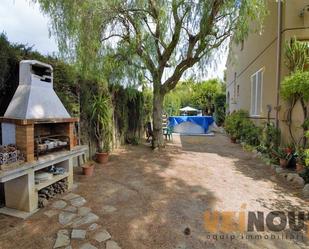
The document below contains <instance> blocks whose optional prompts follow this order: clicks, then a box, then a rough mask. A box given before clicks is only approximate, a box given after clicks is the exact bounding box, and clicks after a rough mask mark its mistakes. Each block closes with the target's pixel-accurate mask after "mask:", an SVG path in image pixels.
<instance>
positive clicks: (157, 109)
mask: <svg viewBox="0 0 309 249" xmlns="http://www.w3.org/2000/svg"><path fill="white" fill-rule="evenodd" d="M156 88H158V87H154V90H153V114H152V115H153V138H152V148H153V149H155V148H160V147H163V146H164V139H163V131H162V113H163V99H164V94H163V93H162V92H161V91H160V88H159V89H156Z"/></svg>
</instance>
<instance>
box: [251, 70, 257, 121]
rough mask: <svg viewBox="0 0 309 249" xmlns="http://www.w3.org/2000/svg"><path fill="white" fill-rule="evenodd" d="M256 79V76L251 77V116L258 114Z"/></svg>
mask: <svg viewBox="0 0 309 249" xmlns="http://www.w3.org/2000/svg"><path fill="white" fill-rule="evenodd" d="M256 77H257V75H256V74H254V75H253V76H252V77H251V115H255V114H256Z"/></svg>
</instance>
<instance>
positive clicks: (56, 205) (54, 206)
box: [52, 200, 67, 209]
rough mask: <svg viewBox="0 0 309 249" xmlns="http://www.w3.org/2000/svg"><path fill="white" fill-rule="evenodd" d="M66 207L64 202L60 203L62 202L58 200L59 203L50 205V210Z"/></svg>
mask: <svg viewBox="0 0 309 249" xmlns="http://www.w3.org/2000/svg"><path fill="white" fill-rule="evenodd" d="M66 205H67V203H66V202H65V201H62V200H59V201H55V202H54V203H53V204H52V208H55V209H63V208H65V207H66Z"/></svg>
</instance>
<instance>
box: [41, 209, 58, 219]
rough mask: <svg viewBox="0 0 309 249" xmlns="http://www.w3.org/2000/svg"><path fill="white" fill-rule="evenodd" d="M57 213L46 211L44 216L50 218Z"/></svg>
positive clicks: (56, 211) (55, 211)
mask: <svg viewBox="0 0 309 249" xmlns="http://www.w3.org/2000/svg"><path fill="white" fill-rule="evenodd" d="M58 213H59V211H58V210H48V211H46V212H44V214H45V215H46V216H47V217H48V218H51V217H53V216H55V215H56V214H58Z"/></svg>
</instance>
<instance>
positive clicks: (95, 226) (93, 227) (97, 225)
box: [88, 223, 101, 231]
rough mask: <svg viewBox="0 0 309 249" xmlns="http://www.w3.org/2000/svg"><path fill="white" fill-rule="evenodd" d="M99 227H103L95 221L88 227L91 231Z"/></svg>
mask: <svg viewBox="0 0 309 249" xmlns="http://www.w3.org/2000/svg"><path fill="white" fill-rule="evenodd" d="M99 227H101V226H100V225H99V224H97V223H93V224H91V225H90V226H89V227H88V230H89V231H94V230H96V229H98V228H99Z"/></svg>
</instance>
